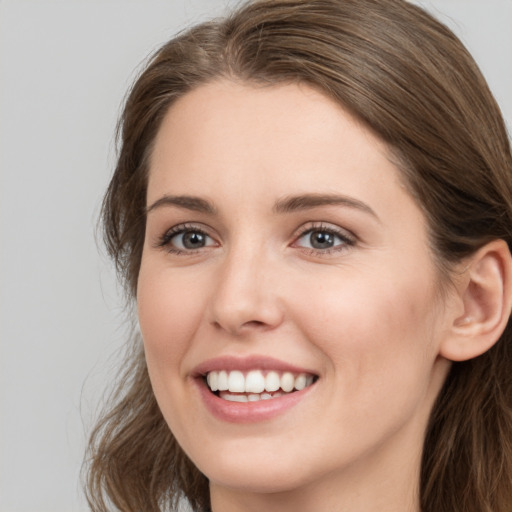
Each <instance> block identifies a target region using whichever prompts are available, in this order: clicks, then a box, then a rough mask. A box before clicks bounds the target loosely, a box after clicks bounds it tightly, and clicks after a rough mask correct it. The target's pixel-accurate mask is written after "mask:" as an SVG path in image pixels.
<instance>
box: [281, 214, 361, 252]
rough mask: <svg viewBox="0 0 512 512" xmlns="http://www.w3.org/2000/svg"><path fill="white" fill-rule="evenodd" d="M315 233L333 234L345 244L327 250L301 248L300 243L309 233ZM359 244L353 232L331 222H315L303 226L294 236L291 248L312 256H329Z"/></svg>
mask: <svg viewBox="0 0 512 512" xmlns="http://www.w3.org/2000/svg"><path fill="white" fill-rule="evenodd" d="M314 231H323V232H326V233H331V234H333V235H335V236H337V237H339V238H340V239H341V240H342V241H343V242H344V243H343V244H338V245H337V246H334V247H330V248H326V249H315V248H309V247H301V246H300V245H298V241H299V240H300V239H301V238H302V237H304V236H305V235H307V234H308V233H311V232H314ZM356 242H357V237H356V236H355V235H354V233H352V232H351V231H349V230H347V229H345V228H342V227H340V226H337V225H336V224H331V223H330V222H324V221H315V222H309V223H306V224H304V225H302V226H301V227H300V228H299V229H298V230H297V231H296V232H295V234H294V235H293V242H292V244H291V247H296V248H298V249H302V250H303V251H306V252H308V253H310V254H317V255H320V256H325V255H329V254H331V253H336V252H340V251H344V250H347V249H348V248H349V247H351V246H354V245H355V244H356Z"/></svg>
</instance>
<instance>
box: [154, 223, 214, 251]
mask: <svg viewBox="0 0 512 512" xmlns="http://www.w3.org/2000/svg"><path fill="white" fill-rule="evenodd" d="M158 245H159V246H160V247H165V248H166V249H167V250H168V251H169V252H176V253H180V252H189V251H195V250H198V249H203V248H205V247H211V246H214V245H216V243H215V241H214V240H213V238H212V237H210V236H209V235H208V234H207V233H205V232H204V231H202V230H201V229H198V228H195V227H190V228H188V227H184V226H175V227H174V228H172V229H171V230H169V231H168V232H167V233H165V235H163V237H162V238H161V240H160V243H159V244H158Z"/></svg>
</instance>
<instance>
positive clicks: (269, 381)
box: [265, 372, 281, 391]
mask: <svg viewBox="0 0 512 512" xmlns="http://www.w3.org/2000/svg"><path fill="white" fill-rule="evenodd" d="M280 387H281V380H280V379H279V374H278V373H277V372H268V373H267V376H266V377H265V391H277V390H278V389H279V388H280Z"/></svg>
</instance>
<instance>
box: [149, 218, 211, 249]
mask: <svg viewBox="0 0 512 512" xmlns="http://www.w3.org/2000/svg"><path fill="white" fill-rule="evenodd" d="M187 231H193V232H197V233H201V234H203V235H205V236H207V237H208V238H210V239H211V240H213V241H214V242H215V244H213V245H207V246H205V247H199V248H197V249H180V248H178V247H172V245H171V242H172V240H173V238H175V237H176V236H178V235H180V234H182V233H185V232H187ZM215 245H217V246H218V245H219V244H218V242H217V240H216V238H215V236H213V235H212V233H211V229H209V228H208V227H207V226H205V225H204V224H202V223H196V222H183V223H180V224H176V225H175V226H172V227H171V228H169V229H167V230H166V231H165V232H164V233H163V234H161V235H158V237H157V240H156V242H155V243H154V247H155V248H161V249H165V250H167V251H168V252H170V253H174V254H195V253H197V252H199V251H202V250H207V249H209V248H211V247H214V246H215Z"/></svg>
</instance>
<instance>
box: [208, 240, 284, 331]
mask: <svg viewBox="0 0 512 512" xmlns="http://www.w3.org/2000/svg"><path fill="white" fill-rule="evenodd" d="M277 273H278V269H277V263H276V262H275V261H272V258H271V257H270V255H268V254H265V252H264V251H263V250H258V249H251V248H249V247H245V248H243V249H241V250H232V251H230V254H228V255H227V256H226V258H225V259H224V260H223V261H222V264H221V268H220V269H219V272H218V274H217V276H216V286H215V288H214V291H213V293H212V296H211V299H210V307H209V309H210V311H209V314H210V320H211V323H212V324H213V325H214V326H215V327H216V328H218V329H222V330H224V331H226V332H228V333H229V334H231V335H234V336H241V335H243V334H245V333H249V332H254V331H264V330H269V329H273V328H276V327H277V326H278V325H280V324H281V322H282V321H283V317H284V309H283V301H282V299H281V298H280V296H279V279H278V276H277Z"/></svg>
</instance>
